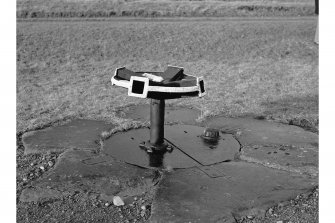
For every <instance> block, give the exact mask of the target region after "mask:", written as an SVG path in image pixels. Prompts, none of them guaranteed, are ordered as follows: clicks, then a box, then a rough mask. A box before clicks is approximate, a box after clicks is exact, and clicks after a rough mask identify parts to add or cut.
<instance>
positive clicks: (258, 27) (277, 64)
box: [17, 18, 318, 135]
mask: <svg viewBox="0 0 335 223" xmlns="http://www.w3.org/2000/svg"><path fill="white" fill-rule="evenodd" d="M315 25H316V21H315V20H314V19H312V18H310V19H306V18H305V19H302V20H297V19H291V20H284V19H277V20H249V21H248V20H244V21H241V20H226V21H223V20H219V19H217V20H210V21H207V20H205V19H203V20H199V19H189V20H176V21H164V20H159V21H158V20H152V21H149V20H143V21H137V20H125V21H122V20H115V21H114V20H110V21H105V22H95V21H90V22H88V21H87V22H80V21H72V22H69V21H68V22H62V21H54V22H19V23H18V24H17V132H19V133H22V132H26V131H28V130H31V129H35V128H38V127H40V126H44V125H47V124H49V123H53V122H55V121H57V120H64V119H68V118H78V117H79V118H90V119H100V120H106V121H109V122H114V123H123V120H122V119H121V118H119V117H117V115H116V108H119V107H122V106H127V105H129V104H135V105H136V104H143V103H149V100H145V99H139V98H134V97H128V96H127V90H126V89H121V88H118V87H112V86H111V83H110V78H111V76H112V75H113V72H114V70H115V68H117V67H120V66H126V67H128V68H129V69H133V70H134V71H140V70H142V71H162V70H164V69H165V68H166V66H167V65H168V64H172V65H177V66H182V67H184V68H185V72H186V73H187V74H193V75H196V76H204V78H205V87H206V89H207V91H208V94H207V95H206V96H205V97H204V98H191V99H178V100H168V101H167V103H170V104H172V105H179V106H186V107H194V108H197V109H199V110H201V114H202V115H201V116H202V117H200V118H206V117H209V116H214V115H219V114H222V115H226V116H243V115H246V114H255V115H258V116H265V117H266V118H274V119H278V120H284V121H285V122H290V120H294V119H299V120H301V119H306V120H309V121H310V122H311V123H316V124H317V123H318V122H317V120H318V46H317V45H315V44H314V43H313V39H314V31H315ZM313 120H314V121H313ZM125 125H126V124H125ZM107 135H108V134H107Z"/></svg>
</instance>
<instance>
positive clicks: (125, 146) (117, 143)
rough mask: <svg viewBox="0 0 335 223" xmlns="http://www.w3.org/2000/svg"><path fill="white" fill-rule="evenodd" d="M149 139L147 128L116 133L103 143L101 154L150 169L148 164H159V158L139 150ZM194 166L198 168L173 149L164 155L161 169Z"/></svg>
mask: <svg viewBox="0 0 335 223" xmlns="http://www.w3.org/2000/svg"><path fill="white" fill-rule="evenodd" d="M149 138H150V134H149V129H147V128H145V129H135V130H130V131H128V132H126V133H117V134H115V135H113V136H112V137H111V138H109V139H107V140H106V141H104V145H103V149H102V152H103V153H104V154H107V155H111V156H113V157H115V158H117V159H119V160H123V161H125V162H126V163H130V164H134V165H138V166H142V167H150V166H151V165H150V162H159V160H158V159H160V158H157V157H153V156H151V157H149V154H148V153H146V152H145V151H144V150H142V149H140V147H139V144H140V143H142V142H143V141H147V140H149ZM194 166H200V164H199V163H197V162H196V161H194V160H193V159H192V158H190V157H188V156H187V155H185V154H184V153H182V152H181V151H180V150H178V149H177V148H174V149H173V151H172V152H171V153H168V152H167V153H165V154H164V158H163V167H172V168H189V167H194Z"/></svg>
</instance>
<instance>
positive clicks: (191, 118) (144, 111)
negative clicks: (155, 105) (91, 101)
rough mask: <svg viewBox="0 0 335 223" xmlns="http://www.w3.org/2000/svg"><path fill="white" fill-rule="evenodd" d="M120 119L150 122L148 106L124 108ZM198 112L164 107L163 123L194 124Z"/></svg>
mask: <svg viewBox="0 0 335 223" xmlns="http://www.w3.org/2000/svg"><path fill="white" fill-rule="evenodd" d="M120 115H121V117H123V118H129V119H133V120H137V121H149V120H150V105H138V106H131V107H128V108H125V109H124V110H123V111H122V112H120ZM199 115H200V111H198V110H197V109H190V108H181V107H174V106H169V105H167V106H166V107H165V122H166V123H171V122H172V123H174V122H179V123H185V124H186V123H188V124H191V123H195V121H196V119H197V118H198V117H199Z"/></svg>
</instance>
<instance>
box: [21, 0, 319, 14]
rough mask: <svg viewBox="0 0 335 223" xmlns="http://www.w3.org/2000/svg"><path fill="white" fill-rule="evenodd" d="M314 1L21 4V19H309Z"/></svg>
mask: <svg viewBox="0 0 335 223" xmlns="http://www.w3.org/2000/svg"><path fill="white" fill-rule="evenodd" d="M306 15H314V1H313V0H281V1H278V0H263V1H259V0H221V1H217V0H216V1H214V0H203V1H201V0H200V1H191V0H184V1H176V0H147V1H133V0H100V1H97V0H67V1H64V0H48V1H46V0H18V1H17V17H18V18H50V17H51V18H55V17H56V18H58V17H61V18H70V17H80V18H92V17H94V18H96V17H114V16H141V17H162V16H163V17H171V16H183V17H185V16H186V17H189V16H192V17H194V16H306Z"/></svg>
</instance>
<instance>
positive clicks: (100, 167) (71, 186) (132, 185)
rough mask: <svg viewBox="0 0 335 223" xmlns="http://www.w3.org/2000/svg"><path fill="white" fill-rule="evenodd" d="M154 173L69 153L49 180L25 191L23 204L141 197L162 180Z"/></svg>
mask: <svg viewBox="0 0 335 223" xmlns="http://www.w3.org/2000/svg"><path fill="white" fill-rule="evenodd" d="M157 174H158V173H157V172H156V171H154V170H149V169H142V168H138V167H135V166H131V165H127V164H125V163H120V162H117V161H115V160H114V159H113V158H112V157H108V156H96V155H95V154H94V153H93V152H92V151H84V150H73V149H70V150H67V151H66V152H64V153H63V154H62V155H61V156H60V157H59V160H58V162H57V164H56V165H55V167H54V169H53V170H51V171H50V172H49V173H48V174H47V175H46V176H44V177H43V178H41V179H39V180H37V181H36V182H34V183H33V184H32V185H31V187H30V188H27V189H25V190H24V191H23V192H22V194H21V197H20V200H21V201H25V202H31V201H37V200H40V199H48V198H60V197H62V196H67V195H69V194H73V193H76V192H91V193H96V194H104V195H110V196H112V195H120V196H122V197H123V198H125V199H126V198H127V197H128V196H134V195H140V194H142V193H144V192H147V191H149V190H150V189H151V187H153V185H154V184H155V183H156V181H157V180H158V179H159V174H158V175H157Z"/></svg>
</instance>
